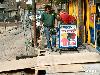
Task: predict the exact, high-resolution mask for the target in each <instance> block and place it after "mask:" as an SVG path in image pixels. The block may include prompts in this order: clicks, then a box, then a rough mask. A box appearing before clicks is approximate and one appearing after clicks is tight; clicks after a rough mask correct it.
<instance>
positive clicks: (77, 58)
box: [37, 52, 100, 66]
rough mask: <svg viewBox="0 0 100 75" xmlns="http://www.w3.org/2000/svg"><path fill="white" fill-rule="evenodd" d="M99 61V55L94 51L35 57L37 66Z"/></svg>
mask: <svg viewBox="0 0 100 75" xmlns="http://www.w3.org/2000/svg"><path fill="white" fill-rule="evenodd" d="M88 62H100V55H99V54H98V53H96V52H85V53H74V54H62V55H47V56H38V57H37V66H43V65H53V64H54V65H58V64H74V63H88Z"/></svg>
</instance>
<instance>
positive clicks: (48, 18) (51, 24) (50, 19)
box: [41, 5, 57, 49]
mask: <svg viewBox="0 0 100 75" xmlns="http://www.w3.org/2000/svg"><path fill="white" fill-rule="evenodd" d="M56 22H57V21H56V14H55V12H54V11H53V10H52V8H51V6H49V5H46V6H45V12H44V13H43V14H42V15H41V25H42V24H43V27H44V34H45V36H46V40H47V48H48V49H52V48H54V47H55V46H56V40H55V36H54V35H56V33H55V30H54V28H55V26H56V24H57V23H56ZM50 38H51V39H52V40H50Z"/></svg>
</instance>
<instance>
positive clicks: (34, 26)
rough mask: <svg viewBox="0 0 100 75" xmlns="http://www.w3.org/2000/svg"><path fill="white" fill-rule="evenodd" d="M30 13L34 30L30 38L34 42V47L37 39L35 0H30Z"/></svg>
mask: <svg viewBox="0 0 100 75" xmlns="http://www.w3.org/2000/svg"><path fill="white" fill-rule="evenodd" d="M32 15H33V20H32V23H33V30H34V37H33V38H32V41H33V43H34V47H37V39H36V3H35V0H32Z"/></svg>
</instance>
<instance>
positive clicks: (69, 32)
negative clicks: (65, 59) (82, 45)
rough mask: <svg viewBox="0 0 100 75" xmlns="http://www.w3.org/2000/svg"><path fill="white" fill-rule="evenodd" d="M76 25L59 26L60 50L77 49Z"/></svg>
mask: <svg viewBox="0 0 100 75" xmlns="http://www.w3.org/2000/svg"><path fill="white" fill-rule="evenodd" d="M76 29H77V28H76V25H60V32H59V34H60V37H59V47H60V48H68V47H69V48H73V47H77V30H76Z"/></svg>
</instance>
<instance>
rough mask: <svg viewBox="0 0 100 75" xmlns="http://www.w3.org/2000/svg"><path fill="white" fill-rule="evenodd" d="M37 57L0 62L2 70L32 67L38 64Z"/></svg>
mask: <svg viewBox="0 0 100 75" xmlns="http://www.w3.org/2000/svg"><path fill="white" fill-rule="evenodd" d="M35 60H36V59H35V58H34V59H33V58H27V59H20V60H13V61H6V62H0V72H3V71H11V70H18V69H25V68H32V67H34V66H35V65H36V63H35Z"/></svg>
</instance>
